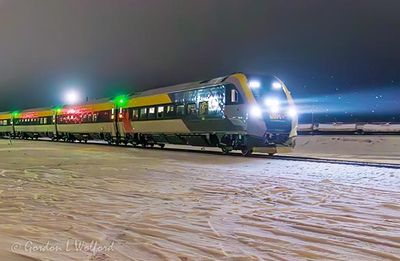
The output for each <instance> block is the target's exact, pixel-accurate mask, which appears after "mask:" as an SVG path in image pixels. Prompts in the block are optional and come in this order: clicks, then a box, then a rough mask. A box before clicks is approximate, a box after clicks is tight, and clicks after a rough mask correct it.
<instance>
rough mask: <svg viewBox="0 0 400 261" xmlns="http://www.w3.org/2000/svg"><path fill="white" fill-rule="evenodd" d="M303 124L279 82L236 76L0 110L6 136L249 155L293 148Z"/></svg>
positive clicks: (0, 132)
mask: <svg viewBox="0 0 400 261" xmlns="http://www.w3.org/2000/svg"><path fill="white" fill-rule="evenodd" d="M297 124H298V117H297V113H296V107H295V104H294V101H293V99H292V96H291V94H290V91H289V90H288V88H287V87H286V85H285V84H284V83H283V82H282V81H281V80H280V79H278V78H276V77H274V76H257V75H247V74H244V73H233V74H230V75H227V76H223V77H219V78H214V79H209V80H204V81H198V82H191V83H185V84H179V85H175V86H168V87H164V88H158V89H152V90H148V91H144V92H141V93H137V94H134V95H127V96H119V97H116V98H107V99H101V100H95V101H90V102H86V103H83V104H79V105H64V106H60V107H54V108H38V109H29V110H24V111H20V112H4V113H0V136H2V137H10V138H19V139H29V138H31V139H39V138H41V137H46V138H51V139H52V140H54V141H59V140H62V141H69V142H74V141H80V142H87V141H89V140H102V141H106V142H108V143H109V144H125V145H128V144H132V145H133V146H137V145H141V146H144V147H146V146H149V147H153V146H160V147H164V146H165V144H177V145H178V144H180V145H192V146H201V147H218V148H220V149H221V150H222V152H223V153H229V152H230V151H232V150H239V151H241V152H242V154H243V155H245V156H248V155H250V154H251V153H252V152H253V151H255V150H256V151H267V152H268V153H269V154H274V153H276V151H277V148H279V147H285V148H292V147H294V146H295V138H296V136H297Z"/></svg>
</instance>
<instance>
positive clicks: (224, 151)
mask: <svg viewBox="0 0 400 261" xmlns="http://www.w3.org/2000/svg"><path fill="white" fill-rule="evenodd" d="M221 149H222V153H223V154H229V152H231V149H229V148H227V147H222V148H221Z"/></svg>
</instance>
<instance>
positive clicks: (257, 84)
mask: <svg viewBox="0 0 400 261" xmlns="http://www.w3.org/2000/svg"><path fill="white" fill-rule="evenodd" d="M249 86H250V88H252V89H258V88H260V87H261V83H260V82H259V81H250V82H249Z"/></svg>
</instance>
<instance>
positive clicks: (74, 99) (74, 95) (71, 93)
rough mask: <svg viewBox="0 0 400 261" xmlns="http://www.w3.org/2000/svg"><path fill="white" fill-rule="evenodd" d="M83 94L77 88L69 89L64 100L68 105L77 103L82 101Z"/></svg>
mask: <svg viewBox="0 0 400 261" xmlns="http://www.w3.org/2000/svg"><path fill="white" fill-rule="evenodd" d="M80 100H81V96H80V94H79V92H78V91H77V90H75V89H70V90H68V91H67V92H66V93H65V95H64V101H65V103H66V104H68V105H72V104H77V103H78V102H80Z"/></svg>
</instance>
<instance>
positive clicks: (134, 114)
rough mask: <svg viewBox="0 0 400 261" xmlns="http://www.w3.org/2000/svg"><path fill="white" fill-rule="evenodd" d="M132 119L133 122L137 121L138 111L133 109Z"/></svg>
mask: <svg viewBox="0 0 400 261" xmlns="http://www.w3.org/2000/svg"><path fill="white" fill-rule="evenodd" d="M132 119H134V120H138V119H139V109H133V112H132Z"/></svg>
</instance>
